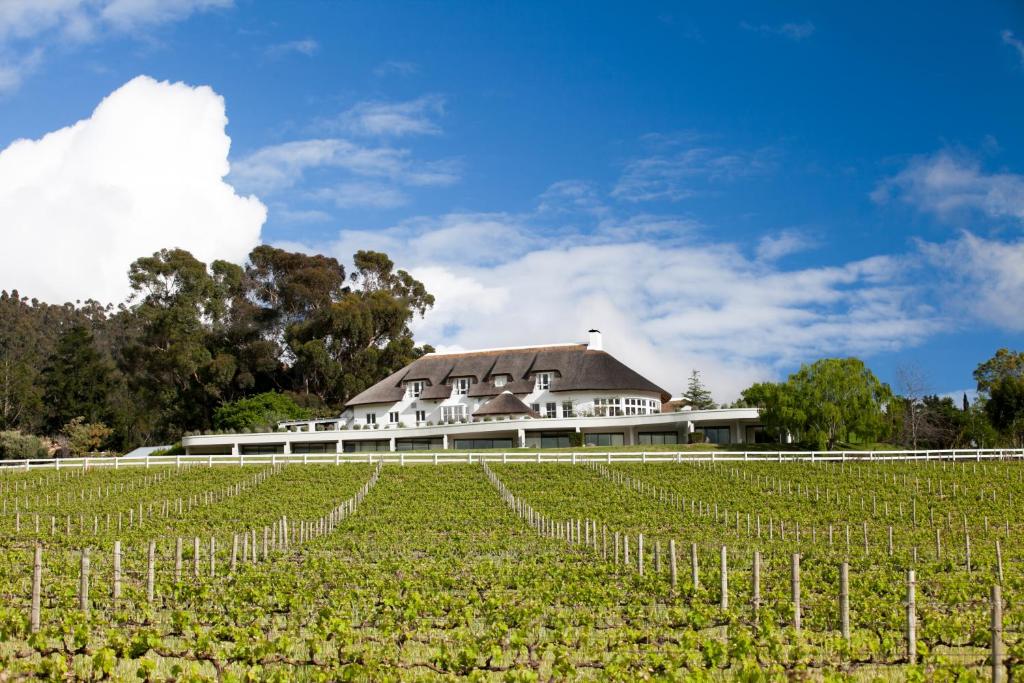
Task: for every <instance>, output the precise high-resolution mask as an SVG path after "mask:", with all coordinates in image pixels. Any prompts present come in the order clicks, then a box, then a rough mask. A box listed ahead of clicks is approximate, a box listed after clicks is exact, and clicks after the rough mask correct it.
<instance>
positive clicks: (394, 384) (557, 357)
mask: <svg viewBox="0 0 1024 683" xmlns="http://www.w3.org/2000/svg"><path fill="white" fill-rule="evenodd" d="M670 398H671V396H670V395H669V393H668V392H666V391H665V390H664V389H662V388H660V387H659V386H657V385H655V384H654V383H653V382H651V381H650V380H648V379H646V378H644V377H643V376H641V375H640V374H639V373H637V372H635V371H634V370H632V369H630V368H629V367H627V366H626V365H624V364H623V363H621V362H620V361H618V360H617V359H616V358H615V357H614V356H612V355H610V354H609V353H607V352H606V351H604V349H603V347H602V343H601V333H600V332H599V331H597V330H590V337H589V341H588V342H587V343H568V344H549V345H545V346H524V347H509V348H500V349H484V350H479V351H466V352H460V353H430V354H427V355H425V356H422V357H421V358H419V359H417V360H415V361H413V362H412V363H410V364H409V365H407V366H405V367H404V368H402V369H401V370H399V371H398V372H395V373H394V374H392V375H390V376H389V377H386V378H384V379H383V380H381V381H380V382H378V383H377V384H375V385H373V386H372V387H370V388H369V389H367V390H366V391H364V392H362V393H360V394H358V395H357V396H355V397H353V398H352V399H351V400H350V401H349V402H348V403H347V404H346V406H345V409H344V411H343V412H342V413H341V415H339V416H338V417H337V418H331V419H326V420H324V419H321V420H309V421H306V420H302V421H294V422H283V423H281V424H280V425H278V431H276V432H269V433H262V434H222V435H206V436H189V437H185V438H184V439H183V445H184V447H185V448H186V450H187V452H188V453H190V454H207V453H244V454H255V453H289V452H291V453H334V452H338V453H341V452H365V451H393V450H440V449H447V448H454V449H470V450H476V449H484V448H515V447H527V448H531V447H535V448H554V447H568V446H572V445H586V446H620V445H637V446H643V445H645V444H676V443H687V442H688V441H689V440H690V439H691V437H690V434H691V433H694V432H701V433H702V434H703V436H704V439H705V440H707V441H712V442H715V443H742V442H753V441H754V440H755V438H756V437H757V434H758V432H759V429H760V428H759V424H758V413H757V410H756V409H754V408H731V409H721V410H703V411H695V410H682V411H679V412H674V411H673V412H663V411H662V406H663V404H666V403H667V402H668V401H669V399H670ZM576 435H578V436H576Z"/></svg>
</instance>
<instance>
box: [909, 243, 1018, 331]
mask: <svg viewBox="0 0 1024 683" xmlns="http://www.w3.org/2000/svg"><path fill="white" fill-rule="evenodd" d="M918 246H919V249H920V251H921V253H922V254H923V256H924V258H925V259H926V261H927V262H928V263H929V264H930V265H931V266H932V267H933V268H935V269H936V270H937V272H940V273H942V275H943V277H942V278H941V280H940V281H939V286H940V292H939V295H940V296H942V297H943V298H944V299H945V300H946V301H948V302H950V305H951V306H952V307H953V308H954V310H959V311H962V312H963V313H965V314H966V315H967V316H968V319H971V320H973V319H980V320H983V321H985V322H987V323H989V324H991V325H993V326H995V327H997V328H999V329H1003V330H1009V331H1012V332H1022V331H1024V240H1017V241H1014V242H1002V241H999V240H993V239H985V238H983V237H979V236H977V235H974V234H972V233H970V232H964V233H963V234H962V235H961V236H960V238H959V239H956V240H952V241H949V242H945V243H942V244H934V243H929V242H920V243H919V245H918Z"/></svg>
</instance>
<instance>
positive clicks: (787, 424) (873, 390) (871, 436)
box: [743, 358, 892, 448]
mask: <svg viewBox="0 0 1024 683" xmlns="http://www.w3.org/2000/svg"><path fill="white" fill-rule="evenodd" d="M743 400H744V401H746V402H747V403H749V404H751V405H755V406H757V407H758V408H760V409H761V411H762V412H761V419H762V423H763V424H764V425H765V428H766V429H767V430H768V431H769V432H770V433H771V434H772V435H773V436H775V437H776V438H781V437H783V436H784V435H785V434H786V433H789V434H791V435H792V436H793V437H794V438H796V439H797V440H798V441H801V442H804V443H808V444H813V445H815V446H816V447H818V448H832V447H833V446H834V445H835V444H836V443H837V442H838V441H872V440H877V439H878V438H880V437H882V436H884V435H885V432H886V430H887V426H888V424H889V422H888V420H887V417H886V410H887V408H888V407H889V405H890V403H891V402H892V392H891V391H890V389H889V387H888V386H887V385H885V384H883V383H882V382H880V381H879V380H878V378H877V377H875V375H874V373H872V372H871V371H870V370H869V369H868V368H867V367H866V366H865V365H864V363H863V362H862V361H860V360H859V359H857V358H823V359H821V360H818V361H816V362H814V363H812V364H810V365H803V366H801V368H800V370H799V371H798V372H796V373H794V374H792V375H790V376H789V379H788V380H787V381H786V382H784V383H778V384H775V383H761V384H755V385H753V386H751V387H750V388H748V389H747V390H746V391H744V392H743Z"/></svg>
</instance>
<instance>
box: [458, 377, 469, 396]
mask: <svg viewBox="0 0 1024 683" xmlns="http://www.w3.org/2000/svg"><path fill="white" fill-rule="evenodd" d="M468 393H469V378H468V377H461V378H459V379H457V380H455V395H456V396H465V395H466V394H468Z"/></svg>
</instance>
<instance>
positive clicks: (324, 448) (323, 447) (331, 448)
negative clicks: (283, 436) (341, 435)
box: [292, 441, 338, 453]
mask: <svg viewBox="0 0 1024 683" xmlns="http://www.w3.org/2000/svg"><path fill="white" fill-rule="evenodd" d="M337 449H338V446H337V445H336V444H335V443H334V442H333V441H330V442H327V443H293V444H292V453H334V452H335V451H336V450H337Z"/></svg>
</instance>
